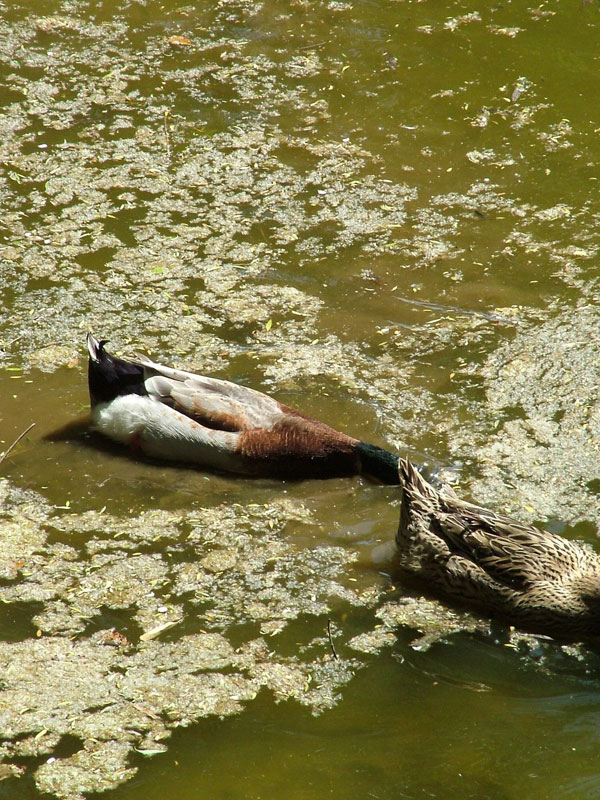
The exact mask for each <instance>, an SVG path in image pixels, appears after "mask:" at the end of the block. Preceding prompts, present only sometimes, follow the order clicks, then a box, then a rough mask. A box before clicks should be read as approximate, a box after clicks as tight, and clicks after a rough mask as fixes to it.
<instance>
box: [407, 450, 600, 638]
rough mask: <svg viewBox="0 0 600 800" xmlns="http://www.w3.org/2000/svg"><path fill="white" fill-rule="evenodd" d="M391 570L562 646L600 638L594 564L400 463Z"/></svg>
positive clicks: (585, 554) (552, 537)
mask: <svg viewBox="0 0 600 800" xmlns="http://www.w3.org/2000/svg"><path fill="white" fill-rule="evenodd" d="M400 480H401V484H402V509H401V513H400V525H399V527H398V533H397V536H396V564H397V567H398V569H399V570H400V571H401V572H403V573H407V574H409V575H411V576H413V577H415V578H417V579H418V580H419V581H421V582H422V583H423V584H425V585H426V586H427V587H428V588H429V589H430V590H431V591H432V592H434V593H439V594H441V595H442V596H444V597H446V598H449V599H452V600H455V601H457V602H458V603H460V604H462V605H466V606H471V607H474V608H477V609H479V610H481V611H484V612H486V613H488V614H490V615H496V616H500V617H502V618H503V619H505V620H506V621H508V622H512V623H513V624H515V625H517V626H518V627H520V628H523V629H525V630H529V631H533V632H536V633H546V634H550V635H552V636H555V637H558V638H560V639H563V640H570V641H574V640H578V639H582V638H586V637H590V636H598V635H600V557H599V556H598V555H597V554H596V553H595V552H594V551H593V550H591V549H589V548H587V547H585V546H582V545H580V544H578V543H577V542H572V541H569V540H568V539H565V538H564V537H562V536H558V535H556V534H553V533H549V532H548V531H543V530H540V529H538V528H534V527H532V526H530V525H523V524H521V523H520V522H518V521H517V520H515V519H512V518H510V517H505V516H502V515H500V514H496V513H494V512H493V511H490V510H488V509H485V508H481V507H479V506H476V505H473V504H471V503H467V502H465V501H463V500H460V499H459V498H458V497H456V496H453V495H452V492H448V493H444V492H438V491H437V490H436V489H435V488H434V487H433V486H431V485H430V484H429V483H427V481H425V480H424V479H423V478H422V476H421V475H420V474H419V473H418V472H417V470H416V469H415V467H414V466H413V465H412V464H411V463H410V461H408V460H406V459H400Z"/></svg>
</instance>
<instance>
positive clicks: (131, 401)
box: [92, 394, 240, 472]
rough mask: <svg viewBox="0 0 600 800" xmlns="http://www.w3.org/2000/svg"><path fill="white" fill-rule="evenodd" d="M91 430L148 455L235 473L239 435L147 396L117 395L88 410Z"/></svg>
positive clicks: (237, 461) (237, 466)
mask: <svg viewBox="0 0 600 800" xmlns="http://www.w3.org/2000/svg"><path fill="white" fill-rule="evenodd" d="M92 427H93V429H94V430H96V431H98V432H99V433H102V434H104V435H105V436H108V437H109V438H111V439H114V440H115V441H117V442H122V443H123V444H130V443H135V444H137V445H139V447H140V448H141V450H142V451H143V452H144V453H146V454H147V455H149V456H153V457H155V458H165V459H170V460H175V461H188V462H192V463H195V464H203V465H208V466H212V467H216V468H217V469H223V470H231V471H234V472H235V471H238V470H239V468H240V463H239V457H236V455H235V452H234V451H235V450H236V447H237V445H238V440H239V436H240V434H239V433H235V432H233V433H232V432H229V431H219V430H213V429H212V428H206V427H204V425H200V424H199V423H197V422H196V421H195V420H193V419H190V418H189V417H186V416H184V415H183V414H180V413H179V412H177V411H175V410H174V409H172V408H170V407H169V406H166V405H164V403H161V402H159V401H158V400H153V399H152V398H151V397H142V396H141V395H137V394H128V395H121V396H119V397H116V398H115V399H114V400H111V401H110V402H108V403H98V404H97V405H96V406H94V408H93V409H92Z"/></svg>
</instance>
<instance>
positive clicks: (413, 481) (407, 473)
mask: <svg viewBox="0 0 600 800" xmlns="http://www.w3.org/2000/svg"><path fill="white" fill-rule="evenodd" d="M398 473H399V475H400V483H401V485H402V489H403V493H404V494H406V493H407V492H410V493H413V494H420V495H423V496H424V497H429V498H433V497H437V495H438V492H437V491H436V490H435V489H434V488H433V486H432V485H431V484H430V483H428V482H427V481H426V480H425V478H424V477H423V476H422V475H421V473H420V472H419V470H418V469H417V468H416V467H415V465H414V464H413V463H412V461H409V459H408V458H399V459H398Z"/></svg>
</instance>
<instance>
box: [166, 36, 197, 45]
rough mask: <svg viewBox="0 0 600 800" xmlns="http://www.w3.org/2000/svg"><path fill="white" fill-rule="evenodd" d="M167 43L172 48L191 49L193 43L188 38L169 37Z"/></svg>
mask: <svg viewBox="0 0 600 800" xmlns="http://www.w3.org/2000/svg"><path fill="white" fill-rule="evenodd" d="M167 41H168V43H169V44H170V45H171V46H172V47H189V46H190V45H191V43H192V41H191V39H188V37H187V36H169V38H168V39H167Z"/></svg>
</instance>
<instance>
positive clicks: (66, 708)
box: [0, 479, 458, 800]
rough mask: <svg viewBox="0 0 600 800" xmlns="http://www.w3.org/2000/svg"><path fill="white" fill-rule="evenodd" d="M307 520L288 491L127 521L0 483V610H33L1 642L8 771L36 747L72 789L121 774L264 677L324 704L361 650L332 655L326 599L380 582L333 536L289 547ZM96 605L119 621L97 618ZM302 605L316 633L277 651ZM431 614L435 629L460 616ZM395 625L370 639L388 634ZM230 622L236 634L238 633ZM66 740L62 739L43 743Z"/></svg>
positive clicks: (226, 710) (277, 687) (352, 600)
mask: <svg viewBox="0 0 600 800" xmlns="http://www.w3.org/2000/svg"><path fill="white" fill-rule="evenodd" d="M307 524H314V519H313V517H312V516H311V514H310V512H309V511H308V510H307V509H306V508H304V507H301V506H297V505H296V504H294V503H291V502H290V501H287V500H285V499H284V500H281V501H275V502H273V503H271V504H269V505H268V506H267V507H257V506H246V507H244V506H237V507H229V508H227V507H219V508H212V509H201V510H198V509H196V510H194V511H193V512H190V513H182V512H175V513H167V512H164V511H163V512H146V513H144V514H141V515H140V516H137V517H132V518H118V517H115V516H112V515H110V514H107V513H100V514H99V513H94V512H84V513H82V514H76V513H73V512H70V511H69V510H67V509H63V510H60V511H59V512H58V513H57V510H56V509H53V508H52V507H50V506H49V505H48V504H47V503H45V502H44V500H43V499H42V498H41V497H39V496H37V495H36V494H34V493H32V492H24V491H22V490H18V489H15V488H14V487H12V486H11V485H10V484H9V483H8V481H6V480H5V479H4V480H2V481H1V482H0V534H1V536H2V541H3V552H2V562H1V565H0V566H1V571H2V575H3V578H4V580H3V586H2V588H1V590H0V600H1V601H2V606H0V611H4V613H5V614H7V613H8V612H9V611H10V609H11V608H12V606H13V604H14V605H15V606H17V607H18V608H20V609H21V615H22V617H23V614H24V611H25V609H27V608H30V612H29V614H30V622H29V624H26V622H25V619H24V618H22V620H21V623H20V627H19V630H18V631H12V634H11V637H10V640H5V641H3V642H2V643H0V663H1V664H2V674H3V679H2V691H1V692H0V736H1V737H2V741H3V744H2V748H1V752H2V756H3V763H4V765H5V767H6V769H7V770H8V772H7V774H9V775H12V774H13V773H18V772H20V771H21V768H22V763H23V759H25V760H27V759H28V758H31V757H33V756H35V757H36V759H39V758H40V757H42V756H43V757H45V760H44V762H43V763H42V764H41V765H39V766H38V767H37V768H35V770H34V777H35V781H36V785H37V786H38V788H39V789H40V790H41V791H44V792H48V793H50V794H52V795H54V796H56V797H60V798H69V800H71V799H73V800H74V798H80V797H82V796H83V795H85V794H86V793H89V792H93V791H100V790H102V789H106V788H109V787H111V786H116V785H118V784H119V783H121V782H122V781H124V780H126V779H128V778H129V777H131V776H132V774H133V773H134V772H135V769H134V768H132V767H130V766H128V764H129V757H130V755H131V753H132V752H133V751H134V750H135V751H138V752H142V753H146V754H147V755H150V754H157V753H160V752H162V751H163V750H164V747H165V745H166V744H167V740H168V738H169V736H170V733H171V731H172V730H173V729H175V728H177V727H181V726H188V725H191V724H193V723H194V722H195V721H198V720H200V719H201V718H202V717H205V716H207V715H218V716H227V715H230V714H235V713H239V712H240V711H241V710H242V708H243V706H244V704H245V703H247V702H249V701H251V700H252V699H253V698H254V697H255V696H256V694H257V692H258V691H260V690H261V689H262V688H266V689H268V690H270V691H271V692H272V693H273V695H274V696H275V698H276V699H294V700H296V701H297V702H300V703H302V704H303V705H306V706H308V707H309V708H310V709H311V710H312V711H313V712H314V713H319V712H321V711H323V710H324V709H326V708H329V707H331V706H332V705H333V704H334V703H336V702H337V701H338V699H339V696H340V690H341V689H342V687H343V686H344V684H345V683H346V682H347V681H348V680H350V679H351V678H352V676H353V675H354V674H355V672H356V670H358V669H360V667H361V664H363V663H364V662H363V661H361V659H360V658H359V657H358V651H359V650H360V649H361V648H357V647H356V642H354V643H353V642H349V644H350V647H351V648H352V649H350V650H348V651H347V652H346V653H345V655H344V657H343V658H339V659H335V658H333V657H332V655H331V650H330V643H329V642H328V640H327V638H326V637H325V636H324V629H325V627H326V620H327V614H328V612H329V609H330V604H331V601H332V598H335V602H336V604H339V603H343V604H344V605H346V606H348V607H352V606H363V607H364V606H367V607H369V606H370V607H373V608H374V607H375V605H376V603H377V598H378V597H379V594H380V593H381V592H385V591H386V587H385V584H383V583H382V585H381V587H380V590H379V591H378V592H375V593H373V592H372V591H370V590H367V591H366V592H364V593H363V592H362V590H361V589H360V588H358V589H357V588H354V587H353V585H352V583H349V582H348V581H347V580H346V577H347V570H348V567H349V565H350V564H351V562H352V560H353V558H354V556H353V554H352V552H351V551H348V550H346V549H344V548H341V547H332V546H325V545H324V546H317V547H315V548H314V549H312V550H308V551H302V550H298V549H296V548H295V547H294V543H293V537H292V538H290V537H287V536H285V531H286V528H287V527H288V526H290V525H292V526H293V525H307ZM117 532H118V534H119V535H118V538H116V537H115V536H114V534H116V533H117ZM182 534H183V535H184V541H185V548H184V549H182V546H181V541H182ZM69 539H70V540H71V541H72V542H73V545H76V546H71V545H69V544H68V543H67V541H68V540H69ZM157 541H160V551H159V552H157V551H155V550H154V545H155V544H156V542H157ZM234 546H235V549H233V548H234ZM81 547H83V548H84V550H86V551H87V552H88V554H89V558H87V559H82V558H81V556H80V553H79V548H81ZM175 554H177V556H178V557H177V559H174V558H172V556H173V555H175ZM107 614H112V615H113V618H114V617H115V616H118V618H119V620H120V625H119V628H118V629H115V628H112V629H105V628H103V627H102V619H103V617H104V616H105V615H107ZM434 616H435V615H434ZM299 617H302V618H304V619H306V618H311V617H312V618H313V619H314V624H311V625H310V626H309V628H310V629H312V630H313V632H314V634H315V635H314V636H313V638H312V639H310V638H309V640H308V641H306V645H305V646H304V647H300V648H298V650H297V654H296V655H282V654H279V653H278V638H277V637H278V636H281V635H282V632H283V631H284V630H285V628H286V626H287V625H288V624H289V623H290V622H292V621H293V620H296V619H298V618H299ZM169 621H172V622H173V623H175V624H174V625H173V626H171V625H169ZM422 623H423V619H421V621H420V622H419V624H418V626H417V627H419V628H422ZM3 624H4V629H5V630H6V625H7V624H8V623H7V622H4V623H3ZM377 624H378V622H377V619H376V618H375V617H373V625H374V626H376V625H377ZM394 624H396V623H394ZM436 626H437V632H438V634H439V635H448V634H449V633H451V632H452V630H457V629H458V628H457V626H456V625H444V624H443V622H442V623H440V621H439V620H438V621H437V622H436ZM425 627H427V626H425ZM159 628H160V630H159ZM392 629H393V626H392V625H388V628H387V630H388V636H387V638H386V640H385V641H379V647H381V646H384V645H385V646H388V645H390V644H392V643H393V641H395V636H393V634H392ZM237 630H246V631H247V632H248V633H247V634H246V635H245V637H244V641H243V642H242V643H241V644H240V643H239V635H238V634H237V633H236V631H237ZM261 631H263V632H262V633H261ZM149 632H151V633H156V635H152V636H150V637H148V636H147V634H148V633H149ZM161 634H162V635H161ZM338 634H339V632H338ZM342 634H343V631H342ZM231 635H233V638H234V640H235V639H238V644H237V645H235V646H234V645H233V644H232V642H231V641H230V637H231ZM265 635H266V636H267V637H268V638H265ZM337 647H338V648H339V647H340V639H339V638H338V642H337ZM362 650H363V652H364V651H365V648H364V647H363V648H362ZM352 652H354V655H351V654H352ZM367 652H373V648H372V647H371V648H369V649H368V650H367ZM65 737H68V739H69V741H71V742H72V741H73V740H75V741H76V742H77V744H75V745H73V746H72V747H71V750H72V751H73V752H72V753H71V754H70V755H68V756H63V755H55V753H56V752H57V750H58V751H59V752H60V743H61V742H62V741H63V740H65Z"/></svg>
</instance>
